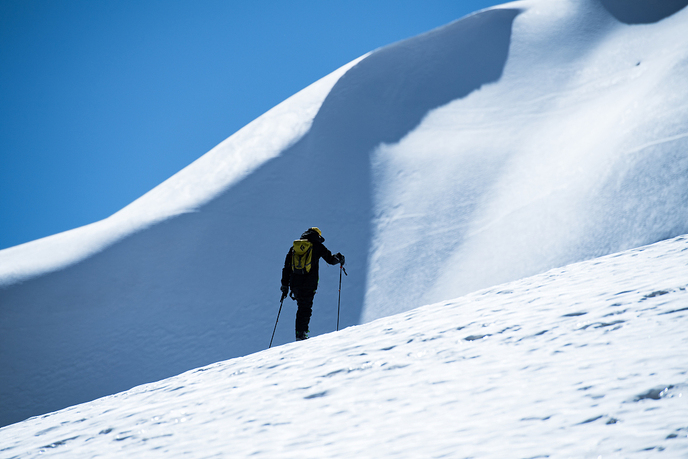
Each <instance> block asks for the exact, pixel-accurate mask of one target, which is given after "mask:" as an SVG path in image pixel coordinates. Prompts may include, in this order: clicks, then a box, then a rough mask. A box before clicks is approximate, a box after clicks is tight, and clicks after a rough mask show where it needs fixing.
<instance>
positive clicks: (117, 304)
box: [0, 0, 688, 425]
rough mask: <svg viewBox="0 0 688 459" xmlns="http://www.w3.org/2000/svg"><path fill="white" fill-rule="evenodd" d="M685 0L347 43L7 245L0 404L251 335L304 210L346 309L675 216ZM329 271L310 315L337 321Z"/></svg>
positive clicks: (181, 367) (678, 224)
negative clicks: (112, 192) (195, 144)
mask: <svg viewBox="0 0 688 459" xmlns="http://www.w3.org/2000/svg"><path fill="white" fill-rule="evenodd" d="M682 2H683V3H682ZM685 3H688V0H671V1H669V0H667V1H666V2H663V3H662V4H661V5H662V6H661V7H659V6H658V4H657V3H656V2H652V1H649V0H623V1H621V0H527V1H522V2H515V3H510V4H507V5H504V6H501V7H496V8H491V9H488V10H484V11H481V12H478V13H476V14H473V15H470V16H468V17H466V18H463V19H461V20H458V21H456V22H454V23H451V24H448V25H447V26H444V27H441V28H439V29H436V30H433V31H430V32H428V33H426V34H423V35H420V36H418V37H414V38H412V39H409V40H405V41H402V42H399V43H395V44H392V45H390V46H387V47H384V48H382V49H379V50H375V51H373V52H371V53H370V54H368V55H366V56H364V57H362V58H361V59H359V60H356V61H354V62H352V63H349V64H348V65H346V66H344V67H342V69H340V70H338V71H337V72H334V73H333V74H332V75H330V76H328V77H326V78H324V79H323V80H321V81H320V82H317V83H315V84H314V85H312V86H311V87H309V88H306V89H305V90H303V91H302V92H301V93H299V94H297V95H295V96H294V97H292V98H290V99H289V100H287V101H285V102H284V103H283V104H280V105H279V106H278V107H275V109H273V110H271V111H269V112H268V113H266V114H265V115H263V116H262V117H260V118H259V119H257V120H256V121H254V122H253V123H251V124H249V125H248V126H247V127H246V128H244V129H242V130H241V131H239V132H237V133H236V134H234V135H233V136H231V137H230V138H229V139H227V140H226V141H225V142H223V143H222V144H221V145H219V146H218V147H217V148H216V149H214V150H213V151H211V152H210V153H208V154H207V155H205V156H203V157H202V158H200V159H199V160H198V161H196V162H195V163H194V164H192V165H190V166H189V167H188V168H187V169H185V170H184V171H182V172H181V173H179V174H177V175H175V176H174V177H172V178H171V179H169V180H168V181H166V182H164V183H163V184H161V185H160V186H159V187H157V188H156V189H154V190H152V191H151V192H150V193H148V194H147V195H145V196H143V197H142V198H141V199H139V200H137V201H136V202H134V203H132V204H131V205H130V206H128V207H127V208H125V209H123V210H122V211H120V212H118V213H117V214H115V215H113V216H112V217H110V218H108V219H106V220H104V221H102V222H97V223H95V224H93V225H89V226H87V227H84V228H78V229H76V230H74V231H71V232H67V233H63V234H60V235H55V236H52V237H50V238H46V239H43V240H39V241H34V242H32V243H29V244H24V245H22V246H18V247H14V248H11V249H7V250H3V251H0V285H1V286H2V287H0V308H1V314H2V320H1V321H0V368H3V369H11V370H3V371H2V372H0V387H2V388H3V390H2V391H0V406H2V407H3V409H2V411H0V425H4V424H8V423H11V422H17V421H20V420H22V419H25V418H27V417H29V416H31V415H36V414H40V413H45V412H48V411H55V410H57V409H60V408H63V407H66V406H70V405H75V404H77V403H81V402H84V401H88V400H93V399H95V398H98V397H101V396H103V395H107V394H112V393H117V392H121V391H122V390H126V389H128V388H131V387H133V386H136V385H139V384H142V383H145V382H151V381H157V380H161V379H164V378H166V377H169V376H171V375H174V374H179V373H182V372H183V371H186V370H189V369H191V368H197V367H200V366H203V365H207V364H211V363H213V362H217V361H223V360H226V359H228V358H231V357H237V356H242V355H248V354H251V353H254V352H257V351H260V350H262V349H264V348H265V346H266V343H267V342H268V338H269V335H270V333H271V331H272V327H273V325H274V323H275V314H276V312H277V308H278V301H279V289H278V287H279V279H280V269H281V266H282V263H283V260H284V255H285V253H286V251H287V249H288V248H289V246H290V245H291V242H292V241H293V240H294V239H295V238H297V237H298V235H300V234H301V233H302V232H303V231H304V230H305V229H306V228H308V227H310V226H318V227H320V228H321V229H323V231H324V235H325V237H326V239H327V241H326V244H327V246H328V247H329V248H330V249H332V250H333V251H335V252H336V251H340V252H342V253H344V254H345V255H346V257H347V264H348V272H349V276H348V277H347V278H346V279H345V281H344V285H343V288H342V309H341V323H342V324H343V325H344V326H349V325H355V324H359V323H365V322H368V321H371V320H374V319H377V318H381V317H385V316H388V315H392V314H396V313H399V312H403V311H407V310H410V309H413V308H415V307H418V306H421V305H424V304H432V303H436V302H438V301H443V300H446V299H447V298H456V297H459V296H462V295H464V294H466V293H469V292H472V291H476V290H479V289H482V288H485V287H489V286H491V285H497V284H502V283H504V282H508V281H511V280H516V279H520V278H524V277H527V276H531V275H533V274H536V273H539V272H544V271H547V270H548V269H551V268H555V267H557V266H564V265H567V264H570V263H573V262H576V261H581V260H585V259H591V258H595V257H598V256H601V255H605V254H609V253H614V252H619V251H623V250H626V249H629V248H632V247H638V246H642V245H645V244H649V243H652V242H656V241H659V240H663V239H667V238H671V237H674V236H677V235H680V234H685V233H688V155H687V154H686V151H688V110H685V107H686V106H688V85H687V84H686V75H688V35H687V34H686V33H685V30H686V25H687V24H688V9H685V8H684V9H681V7H682V6H685ZM631 4H632V5H634V6H633V8H630V7H629V8H630V10H633V11H632V12H633V14H631V15H627V16H624V14H625V13H624V14H622V13H620V12H619V10H618V9H617V8H616V7H618V6H619V5H627V6H628V5H631ZM666 5H670V7H665V6H666ZM630 10H629V11H630ZM624 11H625V10H624ZM658 12H659V13H661V14H659V13H658ZM219 58H224V57H222V56H221V57H219ZM328 268H329V269H328ZM320 274H321V278H320V287H319V290H318V295H317V297H316V305H315V310H314V315H313V319H312V321H311V332H312V335H313V336H317V335H320V334H323V333H328V332H330V331H332V330H334V329H335V324H336V323H337V293H338V292H337V290H338V289H337V280H338V279H337V274H338V272H337V270H336V269H332V268H330V267H329V266H323V267H322V269H321V273H320ZM294 309H295V307H294V304H293V302H291V301H287V302H286V303H285V308H284V311H283V318H282V319H281V320H280V323H279V324H278V328H277V332H276V335H275V342H276V344H283V343H286V342H289V341H292V340H293V338H294V336H293V334H294V331H293V317H294ZM142 350H145V351H143V352H142Z"/></svg>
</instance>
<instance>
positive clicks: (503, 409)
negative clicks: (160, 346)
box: [0, 237, 688, 459]
mask: <svg viewBox="0 0 688 459" xmlns="http://www.w3.org/2000/svg"><path fill="white" fill-rule="evenodd" d="M687 273H688V238H686V237H679V238H676V239H672V240H668V241H664V242H660V243H657V244H655V245H652V246H648V247H643V248H640V249H635V250H631V251H628V252H625V253H621V254H616V255H611V256H607V257H603V258H599V259H595V260H591V261H587V262H582V263H579V264H574V265H570V266H566V267H563V268H557V269H554V270H551V271H548V272H546V273H544V274H540V275H537V276H534V277H530V278H526V279H522V280H519V281H515V282H511V283H509V284H504V285H500V286H497V287H492V288H489V289H486V290H481V291H478V292H475V293H472V294H469V295H467V296H464V297H462V298H458V299H456V300H451V301H445V302H442V303H438V304H434V305H431V306H425V307H422V308H418V309H416V310H414V311H411V312H407V313H403V314H399V315H395V316H392V317H387V318H384V319H379V320H377V321H374V322H372V323H369V324H366V325H361V326H356V327H350V328H347V329H346V330H343V331H340V332H336V333H331V334H327V335H323V336H320V337H317V338H314V339H311V340H309V341H305V342H303V343H293V344H286V345H283V346H280V347H278V348H273V349H270V350H266V351H263V352H259V353H257V354H253V355H250V356H247V357H242V358H236V359H233V360H228V361H225V362H219V363H216V364H213V365H210V366H207V367H204V368H199V369H196V370H193V371H189V372H187V373H184V374H182V375H179V376H176V377H173V378H169V379H167V380H164V381H160V382H156V383H152V384H147V385H143V386H140V387H136V388H134V389H132V390H130V391H127V392H123V393H120V394H117V395H113V396H110V397H105V398H103V399H100V400H96V401H94V402H90V403H87V404H84V405H79V406H75V407H72V408H68V409H65V410H63V411H60V412H57V413H53V414H49V415H46V416H41V417H37V418H33V419H31V420H28V421H25V422H22V423H19V424H15V425H13V426H9V427H5V428H3V429H0V445H3V446H0V454H2V455H3V457H18V458H20V457H31V456H38V455H39V454H43V455H46V456H48V457H52V456H57V457H96V456H99V457H121V456H122V455H124V454H126V455H130V456H131V455H133V456H135V457H181V456H184V457H261V458H262V457H264V458H278V457H307V458H322V457H328V458H329V457H342V458H351V457H371V458H373V457H374V458H380V457H404V458H408V457H456V458H464V457H481V458H495V459H502V458H506V457H514V458H526V457H551V458H560V457H561V458H564V457H576V458H598V457H604V458H608V457H616V458H632V457H638V458H646V457H651V456H652V457H654V454H656V453H658V452H663V453H664V454H663V455H662V456H661V457H685V455H686V454H688V353H687V352H686V349H688V335H686V332H685V330H686V326H688V290H687V288H688V277H687V276H686V274H687Z"/></svg>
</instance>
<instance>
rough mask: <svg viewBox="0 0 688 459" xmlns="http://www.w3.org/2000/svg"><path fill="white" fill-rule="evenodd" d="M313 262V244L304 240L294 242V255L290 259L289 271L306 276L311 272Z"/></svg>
mask: <svg viewBox="0 0 688 459" xmlns="http://www.w3.org/2000/svg"><path fill="white" fill-rule="evenodd" d="M312 261H313V244H312V243H311V242H309V241H308V240H306V239H297V240H295V241H294V253H293V254H292V257H291V270H292V271H293V272H294V273H299V274H306V273H309V272H311V263H312Z"/></svg>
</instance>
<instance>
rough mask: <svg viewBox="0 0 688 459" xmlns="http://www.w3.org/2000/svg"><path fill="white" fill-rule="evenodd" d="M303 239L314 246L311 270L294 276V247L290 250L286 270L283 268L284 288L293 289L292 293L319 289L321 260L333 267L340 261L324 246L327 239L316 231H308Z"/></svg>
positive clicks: (285, 265) (286, 259)
mask: <svg viewBox="0 0 688 459" xmlns="http://www.w3.org/2000/svg"><path fill="white" fill-rule="evenodd" d="M301 239H307V240H308V241H309V242H311V243H312V244H313V255H312V260H311V270H310V272H308V273H306V274H294V273H293V272H292V269H291V258H292V256H293V254H294V247H291V248H290V249H289V253H287V257H286V258H285V259H284V268H282V286H284V287H291V291H292V292H294V293H298V292H299V291H301V290H303V291H308V292H310V291H313V292H315V290H316V289H317V288H318V278H319V275H318V269H319V266H320V263H319V261H320V259H321V258H322V259H323V260H325V261H326V262H327V263H329V264H331V265H336V264H337V263H339V260H338V259H337V258H336V257H335V256H334V255H332V252H330V251H329V250H328V249H327V247H325V246H324V245H323V242H325V238H324V237H322V236H320V235H319V234H318V233H316V232H315V231H306V232H305V233H303V234H302V235H301Z"/></svg>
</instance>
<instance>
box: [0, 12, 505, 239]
mask: <svg viewBox="0 0 688 459" xmlns="http://www.w3.org/2000/svg"><path fill="white" fill-rule="evenodd" d="M499 3H503V2H502V1H491V0H442V1H440V0H423V1H420V0H418V1H407V0H366V1H361V0H346V1H339V0H337V1H323V0H319V1H311V0H299V1H295V0H292V1H286V0H285V1H276V0H275V1H265V0H250V1H249V0H246V1H227V0H225V1H219V0H217V1H216V0H197V1H191V0H189V1H165V0H155V1H153V0H137V1H131V0H106V1H90V0H83V1H82V0H62V1H48V0H17V1H15V0H2V2H0V62H2V65H1V66H0V249H3V248H7V247H11V246H14V245H17V244H21V243H24V242H28V241H31V240H34V239H38V238H41V237H45V236H49V235H51V234H55V233H58V232H61V231H66V230H69V229H72V228H76V227H79V226H82V225H86V224H89V223H93V222H95V221H98V220H101V219H103V218H105V217H108V216H109V215H111V214H113V213H114V212H116V211H118V210H119V209H121V208H122V207H124V206H126V205H127V204H129V203H130V202H132V201H133V200H135V199H136V198H138V197H140V196H141V195H143V194H144V193H146V192H147V191H149V190H150V189H152V188H154V187H155V186H156V185H158V184H159V183H161V182H162V181H164V180H165V179H167V178H169V177H170V176H172V175H174V174H175V173H176V172H178V171H179V170H181V169H182V168H184V167H185V166H187V165H188V164H190V163H191V162H193V161H194V160H195V159H197V158H198V157H200V156H202V155H203V154H204V153H206V152H207V151H208V150H210V149H211V148H212V147H214V146H215V145H217V144H218V143H220V142H221V141H222V140H224V139H225V138H227V137H229V136H230V135H231V134H232V133H234V132H236V131H237V130H238V129H240V128H241V127H242V126H244V125H246V124H247V123H249V122H250V121H251V120H253V119H255V118H256V117H258V116H260V115H261V114H262V113H264V112H265V111H267V110H269V109H270V108H271V107H273V106H275V105H276V104H278V103H280V102H281V101H283V100H284V99H286V98H287V97H289V96H291V95H292V94H294V93H296V92H297V91H299V90H301V89H303V88H304V87H306V86H308V85H309V84H311V83H312V82H314V81H316V80H317V79H319V78H321V77H323V76H325V75H326V74H328V73H330V72H331V71H333V70H335V69H336V68H338V67H340V66H342V65H344V64H346V63H347V62H349V61H351V60H352V59H355V58H356V57H359V56H360V55H362V54H364V53H366V52H368V51H371V50H373V49H375V48H378V47H380V46H384V45H387V44H390V43H393V42H395V41H398V40H402V39H404V38H408V37H411V36H414V35H417V34H419V33H422V32H425V31H427V30H430V29H432V28H435V27H438V26H441V25H443V24H446V23H448V22H451V21H453V20H455V19H458V18H460V17H462V16H464V15H466V14H468V13H470V12H473V11H476V10H479V9H482V8H486V7H488V6H492V5H496V4H499Z"/></svg>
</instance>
